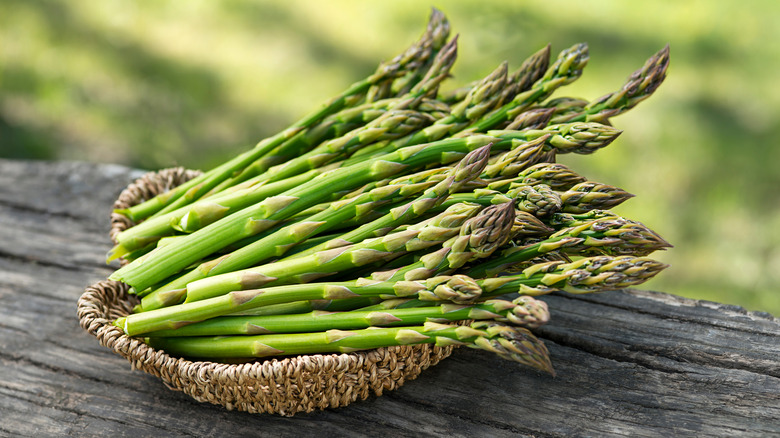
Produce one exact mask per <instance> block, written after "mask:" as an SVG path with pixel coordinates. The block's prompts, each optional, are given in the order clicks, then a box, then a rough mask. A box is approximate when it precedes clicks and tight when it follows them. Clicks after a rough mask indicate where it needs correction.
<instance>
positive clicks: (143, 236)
mask: <svg viewBox="0 0 780 438" xmlns="http://www.w3.org/2000/svg"><path fill="white" fill-rule="evenodd" d="M324 171H325V169H319V170H311V171H309V172H307V173H303V174H301V175H297V176H295V177H293V178H288V179H286V180H282V181H278V182H275V183H270V184H266V185H261V186H258V187H252V188H247V189H243V190H239V191H235V192H232V193H230V194H226V195H225V196H221V197H212V198H211V199H204V200H202V201H198V202H195V203H193V204H190V205H185V206H183V207H180V208H179V209H177V210H174V211H171V212H169V213H164V214H158V215H156V216H154V217H153V218H150V219H148V220H145V221H143V222H141V223H140V224H138V225H135V226H133V227H130V228H128V229H126V230H124V231H122V232H121V233H119V234H117V235H116V240H117V244H116V245H115V246H114V247H113V248H112V249H111V250H110V251H109V253H108V256H107V260H108V261H112V260H115V259H117V258H119V257H122V256H124V255H126V254H128V253H130V252H133V251H136V250H138V249H141V248H144V247H145V246H147V245H149V244H151V243H154V242H156V241H157V240H159V239H160V238H162V237H165V236H171V235H173V234H175V233H176V231H177V230H187V231H194V230H197V229H200V228H203V227H204V226H206V225H208V224H210V223H213V222H215V221H217V220H219V219H221V218H223V217H226V216H228V215H230V214H231V213H233V212H235V211H237V210H239V209H241V208H244V207H245V206H246V205H251V204H253V203H256V202H259V201H262V200H263V199H266V198H268V197H271V196H275V195H278V194H280V193H282V192H285V191H287V190H290V189H293V188H295V187H297V186H299V185H301V184H303V183H305V182H307V181H310V180H311V179H313V178H314V177H315V176H317V175H319V174H321V173H323V172H324Z"/></svg>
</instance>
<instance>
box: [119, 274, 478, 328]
mask: <svg viewBox="0 0 780 438" xmlns="http://www.w3.org/2000/svg"><path fill="white" fill-rule="evenodd" d="M266 283H268V282H266ZM481 291H482V290H481V288H480V287H479V286H478V285H477V283H476V282H475V281H474V280H473V279H471V278H469V277H466V276H461V275H454V276H439V277H433V278H429V279H427V280H421V281H385V282H382V281H373V280H366V279H357V280H351V281H343V282H329V283H302V284H288V285H281V286H270V287H266V288H264V289H250V288H244V290H234V291H232V292H228V293H225V294H222V295H219V296H212V297H210V298H204V299H201V300H198V301H190V302H185V303H182V304H177V305H174V306H169V307H163V308H159V309H154V310H149V311H145V312H141V313H133V314H130V315H128V316H126V317H122V318H119V319H117V320H116V321H115V325H116V326H117V327H121V328H122V329H123V330H124V331H125V333H126V334H127V335H129V336H136V335H139V334H144V333H148V332H152V331H157V330H169V329H176V328H178V327H182V326H184V325H187V324H191V323H194V322H199V321H204V320H206V319H209V318H214V317H217V316H223V315H227V314H230V313H235V312H241V311H245V310H248V309H255V308H258V307H263V306H268V305H276V304H283V303H290V302H295V301H304V300H333V299H343V298H356V297H380V298H385V297H417V298H419V299H422V300H426V301H451V302H454V303H457V304H470V303H473V302H474V301H476V299H477V298H479V296H480V293H481Z"/></svg>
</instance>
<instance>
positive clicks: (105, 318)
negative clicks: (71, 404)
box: [78, 168, 453, 416]
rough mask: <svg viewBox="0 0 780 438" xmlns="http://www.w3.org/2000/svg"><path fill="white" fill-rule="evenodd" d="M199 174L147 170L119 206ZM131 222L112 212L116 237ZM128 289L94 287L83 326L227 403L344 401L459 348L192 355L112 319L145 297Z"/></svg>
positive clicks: (157, 371) (394, 383)
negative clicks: (231, 359)
mask: <svg viewBox="0 0 780 438" xmlns="http://www.w3.org/2000/svg"><path fill="white" fill-rule="evenodd" d="M197 175H198V172H195V171H191V170H185V169H182V168H174V169H165V170H162V171H159V172H152V173H148V174H146V175H144V176H143V177H141V178H140V179H138V180H137V181H135V182H134V183H133V184H131V185H130V186H128V187H127V188H126V189H125V190H124V191H123V192H122V193H121V195H120V196H119V198H118V199H117V201H116V202H115V203H114V208H126V207H129V206H131V205H135V204H138V203H140V202H142V201H144V200H147V199H150V198H152V197H154V196H155V195H157V194H158V193H162V192H164V191H166V190H169V189H171V188H172V187H175V186H176V185H178V184H182V183H184V182H185V181H187V180H189V179H191V178H194V177H195V176H197ZM132 225H133V223H132V222H131V221H129V220H128V219H127V218H126V217H124V216H121V215H118V214H112V216H111V233H110V236H111V239H112V240H113V241H115V236H116V235H117V234H118V233H119V232H121V231H122V230H125V229H127V228H128V227H130V226H132ZM127 290H128V286H127V285H125V284H123V283H120V282H116V281H111V280H104V281H101V282H99V283H96V284H94V285H92V286H90V287H88V288H87V289H86V291H85V292H84V294H83V295H82V296H81V298H80V299H79V302H78V315H79V322H80V324H81V327H83V328H84V329H85V330H86V331H87V332H89V333H90V334H92V335H94V336H95V337H97V339H98V341H99V342H100V344H101V345H103V346H105V347H108V348H110V349H112V350H113V351H115V352H116V353H118V354H119V355H121V356H123V357H125V358H127V359H128V360H129V361H130V363H131V366H132V367H133V368H134V369H140V370H142V371H144V372H146V373H149V374H152V375H154V376H157V377H159V378H160V379H162V381H163V382H164V383H165V385H166V386H168V387H169V388H171V389H173V390H178V391H183V392H184V393H186V394H188V395H190V396H191V397H193V398H194V399H195V400H198V401H202V402H209V403H214V404H219V405H222V406H224V407H225V408H227V409H228V410H232V409H237V410H240V411H247V412H252V413H275V414H280V415H286V416H292V415H294V414H296V413H298V412H311V411H314V410H317V409H325V408H335V407H340V406H345V405H348V404H349V403H351V402H353V401H355V400H358V399H361V400H362V399H366V398H367V397H369V396H370V395H371V394H375V395H382V392H383V391H388V390H393V389H395V388H398V387H399V386H401V385H403V384H404V382H405V381H406V380H411V379H414V378H415V377H417V376H418V375H419V374H420V373H421V372H422V370H424V369H426V368H428V367H429V366H432V365H435V364H436V363H438V362H439V361H440V360H442V359H444V358H446V357H447V356H449V355H450V353H451V352H452V348H453V347H436V346H432V345H428V344H423V345H413V346H400V347H388V348H379V349H375V350H367V351H363V352H357V353H349V354H317V355H302V356H296V357H288V358H280V359H268V360H258V361H255V362H250V363H244V364H223V363H216V362H193V361H189V360H185V359H181V358H177V357H173V356H170V355H168V354H166V353H165V351H162V350H155V349H153V348H151V347H149V346H148V345H146V344H144V343H143V342H142V341H140V340H138V339H135V338H131V337H128V336H126V335H125V334H124V332H123V331H122V330H121V329H119V328H118V327H115V326H113V325H112V324H111V322H112V321H113V320H114V319H116V318H118V317H120V316H125V315H127V314H129V313H130V311H131V309H132V308H133V306H134V305H136V304H137V303H138V299H137V298H136V297H135V296H133V295H129V294H128V293H127Z"/></svg>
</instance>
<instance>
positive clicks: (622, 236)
mask: <svg viewBox="0 0 780 438" xmlns="http://www.w3.org/2000/svg"><path fill="white" fill-rule="evenodd" d="M669 247H671V245H670V244H669V243H668V242H667V241H665V240H664V239H663V238H662V237H661V236H659V235H658V234H657V233H655V232H654V231H652V230H651V229H649V228H647V227H646V226H645V225H644V224H642V223H640V222H636V221H632V220H629V219H625V218H621V217H617V216H610V217H602V218H599V219H595V220H591V221H586V222H584V223H582V224H580V225H576V226H571V227H567V228H563V229H561V230H559V231H557V232H556V233H554V234H552V235H551V236H550V237H549V238H547V239H545V240H543V241H540V242H538V243H534V244H530V245H527V246H522V247H511V248H507V249H506V250H504V251H502V252H501V254H499V255H498V257H495V258H494V259H492V260H490V261H487V262H485V263H481V264H479V265H476V266H472V267H471V268H469V269H467V270H466V272H465V273H466V274H467V275H470V276H472V277H477V278H481V277H491V276H495V275H498V274H500V273H501V272H503V271H504V270H506V269H508V268H510V267H511V266H512V265H514V264H516V263H520V262H523V261H526V260H530V259H532V258H534V257H537V256H539V255H541V254H545V253H548V252H551V251H562V252H566V253H569V254H577V255H583V256H587V255H593V254H609V255H639V256H643V255H648V254H650V253H652V252H653V251H656V250H662V249H666V248H669Z"/></svg>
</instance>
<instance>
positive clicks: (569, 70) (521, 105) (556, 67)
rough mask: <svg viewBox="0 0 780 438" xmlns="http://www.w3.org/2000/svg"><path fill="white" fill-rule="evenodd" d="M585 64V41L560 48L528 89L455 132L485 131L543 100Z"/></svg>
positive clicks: (586, 57)
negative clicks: (553, 60) (559, 51)
mask: <svg viewBox="0 0 780 438" xmlns="http://www.w3.org/2000/svg"><path fill="white" fill-rule="evenodd" d="M587 63H588V45H587V44H584V43H581V44H577V45H574V46H572V47H570V48H568V49H566V50H564V51H562V52H561V53H560V54H559V55H558V59H557V60H556V61H555V62H554V63H553V65H551V66H550V68H549V69H548V70H547V71H546V73H545V74H544V76H542V78H540V79H539V80H538V81H537V82H536V83H535V84H534V85H533V87H532V88H531V89H529V90H527V91H524V92H521V93H519V94H517V95H516V96H514V98H513V99H512V100H511V101H509V102H507V103H506V104H504V106H502V107H501V108H499V109H497V110H495V111H493V112H491V113H489V114H487V115H486V116H484V117H482V118H481V119H480V120H478V121H477V122H475V123H473V124H471V125H470V126H469V127H467V128H466V129H465V131H464V132H462V133H460V134H458V135H465V134H467V133H471V132H485V131H487V130H489V129H491V128H494V127H496V126H497V125H499V124H501V123H504V122H507V121H510V120H512V119H514V118H515V117H516V116H517V115H518V114H520V113H522V112H523V111H525V110H527V109H529V107H530V106H531V105H533V104H534V103H536V102H539V101H541V100H544V99H546V98H547V97H548V96H550V94H552V92H553V91H555V90H556V89H557V88H559V87H562V86H564V85H567V84H570V83H572V82H574V81H575V80H576V79H577V78H579V77H580V75H581V74H582V69H583V68H585V65H586V64H587Z"/></svg>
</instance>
